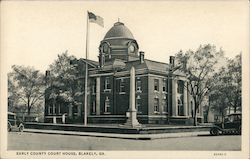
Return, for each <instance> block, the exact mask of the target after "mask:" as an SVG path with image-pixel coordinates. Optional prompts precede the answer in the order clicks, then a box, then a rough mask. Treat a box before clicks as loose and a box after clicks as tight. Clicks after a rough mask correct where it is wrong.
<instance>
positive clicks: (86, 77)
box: [84, 11, 89, 126]
mask: <svg viewBox="0 0 250 159" xmlns="http://www.w3.org/2000/svg"><path fill="white" fill-rule="evenodd" d="M88 14H89V13H88V11H87V28H86V59H85V68H86V70H85V88H84V90H85V92H84V125H85V126H87V120H88V117H87V115H88V113H87V104H88V101H87V100H88V63H87V59H88V51H89V50H88V49H89V48H88V44H89V15H88Z"/></svg>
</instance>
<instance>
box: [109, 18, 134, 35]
mask: <svg viewBox="0 0 250 159" xmlns="http://www.w3.org/2000/svg"><path fill="white" fill-rule="evenodd" d="M115 38H126V39H134V36H133V34H132V33H131V31H130V30H129V29H128V28H127V27H126V26H125V25H124V24H123V23H121V22H116V23H115V24H114V26H113V27H112V28H111V29H110V30H109V31H108V32H107V33H106V35H105V37H104V39H115Z"/></svg>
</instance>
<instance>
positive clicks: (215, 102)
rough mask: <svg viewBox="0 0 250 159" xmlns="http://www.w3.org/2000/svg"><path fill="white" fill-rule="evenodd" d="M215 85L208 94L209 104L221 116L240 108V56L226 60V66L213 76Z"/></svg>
mask: <svg viewBox="0 0 250 159" xmlns="http://www.w3.org/2000/svg"><path fill="white" fill-rule="evenodd" d="M214 79H216V83H214V89H213V90H212V91H211V92H210V104H211V106H212V108H213V109H214V110H215V111H218V112H219V113H220V114H221V116H222V117H223V116H224V115H225V113H224V111H225V110H226V109H228V110H229V112H228V113H230V110H231V108H233V109H234V112H236V111H237V110H238V109H240V108H241V98H242V97H241V80H242V73H241V54H239V55H237V56H236V57H235V58H234V59H227V64H226V65H225V66H224V67H222V68H221V69H220V71H219V72H218V73H216V74H215V75H214Z"/></svg>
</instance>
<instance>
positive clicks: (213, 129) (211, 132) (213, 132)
mask: <svg viewBox="0 0 250 159" xmlns="http://www.w3.org/2000/svg"><path fill="white" fill-rule="evenodd" d="M210 134H211V135H213V136H217V135H219V130H218V129H217V128H212V129H211V130H210Z"/></svg>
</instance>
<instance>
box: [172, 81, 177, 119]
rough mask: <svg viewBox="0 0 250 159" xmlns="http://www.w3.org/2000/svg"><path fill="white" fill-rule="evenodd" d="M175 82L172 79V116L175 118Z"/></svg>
mask: <svg viewBox="0 0 250 159" xmlns="http://www.w3.org/2000/svg"><path fill="white" fill-rule="evenodd" d="M176 94H177V80H175V79H174V78H172V115H173V116H177V112H178V101H177V96H176Z"/></svg>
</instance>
